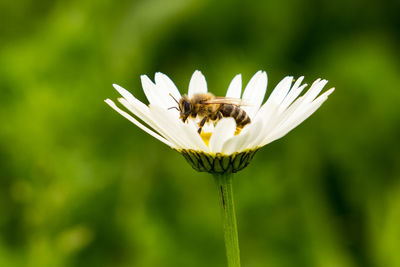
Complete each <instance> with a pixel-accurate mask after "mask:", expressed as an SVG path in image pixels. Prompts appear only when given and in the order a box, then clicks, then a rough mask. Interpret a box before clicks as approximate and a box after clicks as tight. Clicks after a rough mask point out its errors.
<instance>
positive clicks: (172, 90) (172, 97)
mask: <svg viewBox="0 0 400 267" xmlns="http://www.w3.org/2000/svg"><path fill="white" fill-rule="evenodd" d="M155 81H156V87H157V88H160V89H161V90H160V92H159V93H160V94H161V97H162V99H163V100H164V102H165V105H164V107H165V108H167V109H168V111H169V112H171V113H173V114H175V116H179V111H178V110H177V109H175V108H172V107H178V103H177V101H179V99H180V98H181V94H180V93H179V90H178V88H177V87H176V86H175V84H174V83H173V82H172V81H171V79H170V78H169V77H168V76H167V75H165V74H163V73H160V72H157V73H156V75H155Z"/></svg>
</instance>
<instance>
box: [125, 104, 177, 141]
mask: <svg viewBox="0 0 400 267" xmlns="http://www.w3.org/2000/svg"><path fill="white" fill-rule="evenodd" d="M118 100H119V102H120V103H121V104H122V105H124V106H125V107H126V108H127V109H128V110H129V111H130V112H132V113H133V114H134V115H136V116H137V117H138V118H139V119H141V120H142V121H144V122H145V123H146V124H147V125H149V126H150V127H151V128H153V129H154V130H156V131H157V132H158V133H159V134H161V135H162V136H163V137H164V138H165V139H167V140H169V141H170V142H171V143H172V144H174V146H175V147H180V145H179V142H177V141H176V138H175V137H174V136H173V135H172V136H171V134H170V133H169V132H168V131H165V130H164V129H163V128H162V127H161V126H160V125H159V124H158V123H157V121H156V120H155V119H154V118H153V116H152V114H151V112H150V110H149V108H148V107H147V106H146V105H144V104H143V103H142V102H140V101H138V103H136V104H133V102H132V101H131V102H128V100H126V99H125V98H118Z"/></svg>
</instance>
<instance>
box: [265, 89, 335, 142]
mask: <svg viewBox="0 0 400 267" xmlns="http://www.w3.org/2000/svg"><path fill="white" fill-rule="evenodd" d="M333 91H334V88H331V89H329V90H328V91H326V92H325V93H323V94H322V95H320V96H319V97H318V98H317V99H315V100H314V101H313V102H312V103H311V104H309V105H307V107H306V108H305V109H304V110H302V112H299V113H297V112H295V113H293V115H292V116H291V117H290V118H288V120H287V121H286V122H285V123H284V124H283V125H281V126H280V127H279V128H278V129H276V131H274V132H272V133H271V134H270V135H269V136H268V137H267V138H266V139H265V140H264V142H263V145H266V144H268V143H270V142H273V141H275V140H277V139H279V138H281V137H283V136H284V135H286V134H287V133H288V132H290V131H291V130H293V129H294V128H296V127H297V126H298V125H299V124H301V123H302V122H303V121H304V120H306V119H307V118H308V117H310V116H311V115H312V114H313V113H314V112H315V111H316V110H317V109H318V108H319V107H320V106H321V105H322V103H324V102H325V101H326V99H328V96H329V95H330V94H331V93H332V92H333Z"/></svg>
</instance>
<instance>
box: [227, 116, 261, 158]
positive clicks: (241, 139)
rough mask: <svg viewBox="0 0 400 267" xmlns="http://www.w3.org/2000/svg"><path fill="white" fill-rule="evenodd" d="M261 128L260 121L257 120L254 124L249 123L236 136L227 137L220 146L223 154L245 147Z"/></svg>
mask: <svg viewBox="0 0 400 267" xmlns="http://www.w3.org/2000/svg"><path fill="white" fill-rule="evenodd" d="M261 128H262V121H258V122H256V123H254V124H250V125H249V126H247V127H246V128H245V129H243V131H242V132H241V133H240V134H239V135H236V136H233V137H231V138H229V139H227V140H226V141H225V143H224V145H223V146H222V153H223V154H225V155H231V154H233V153H235V152H242V151H243V150H245V149H246V147H247V146H248V144H249V143H250V142H251V140H252V138H254V137H255V136H257V135H258V134H259V133H260V130H261Z"/></svg>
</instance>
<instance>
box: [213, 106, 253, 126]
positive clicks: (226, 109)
mask: <svg viewBox="0 0 400 267" xmlns="http://www.w3.org/2000/svg"><path fill="white" fill-rule="evenodd" d="M220 111H221V113H222V115H223V116H224V117H231V118H234V119H235V121H236V127H238V128H243V127H244V126H245V125H246V124H249V123H250V122H251V120H250V117H249V115H247V113H246V111H244V110H243V109H241V108H240V107H238V106H235V105H229V104H223V105H221V108H220Z"/></svg>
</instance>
